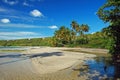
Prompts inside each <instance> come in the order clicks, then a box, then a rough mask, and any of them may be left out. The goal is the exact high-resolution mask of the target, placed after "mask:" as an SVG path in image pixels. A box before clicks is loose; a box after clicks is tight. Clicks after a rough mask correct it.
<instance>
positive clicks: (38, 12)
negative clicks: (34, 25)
mask: <svg viewBox="0 0 120 80" xmlns="http://www.w3.org/2000/svg"><path fill="white" fill-rule="evenodd" d="M30 14H31V15H32V16H34V17H41V16H43V14H42V13H41V12H40V11H39V10H37V9H34V10H32V11H31V12H30Z"/></svg>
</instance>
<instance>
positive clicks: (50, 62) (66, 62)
mask: <svg viewBox="0 0 120 80" xmlns="http://www.w3.org/2000/svg"><path fill="white" fill-rule="evenodd" d="M63 49H66V50H67V49H68V48H53V47H46V48H33V49H29V50H27V51H25V52H23V54H26V55H27V54H29V55H30V57H31V62H32V64H33V66H34V67H35V69H36V71H37V72H38V73H39V74H47V73H53V72H57V71H60V70H64V69H67V68H70V67H72V66H74V65H78V64H83V63H84V60H86V59H90V58H93V57H96V56H95V55H93V54H86V53H80V52H68V51H64V50H63Z"/></svg>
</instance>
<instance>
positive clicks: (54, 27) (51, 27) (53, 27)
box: [49, 25, 58, 29]
mask: <svg viewBox="0 0 120 80" xmlns="http://www.w3.org/2000/svg"><path fill="white" fill-rule="evenodd" d="M49 28H50V29H57V28H58V27H57V26H55V25H53V26H49Z"/></svg>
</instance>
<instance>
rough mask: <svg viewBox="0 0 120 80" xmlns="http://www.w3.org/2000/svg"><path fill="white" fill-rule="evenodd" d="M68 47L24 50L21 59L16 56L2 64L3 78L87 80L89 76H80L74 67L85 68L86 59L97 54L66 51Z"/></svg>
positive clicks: (3, 79)
mask: <svg viewBox="0 0 120 80" xmlns="http://www.w3.org/2000/svg"><path fill="white" fill-rule="evenodd" d="M67 49H70V48H55V47H41V48H31V49H29V50H27V51H24V52H22V53H21V55H19V59H18V58H14V59H16V60H15V62H11V63H8V62H7V63H5V64H1V65H0V77H1V80H77V79H78V80H81V79H82V80H86V79H87V76H80V77H79V76H78V75H79V73H80V71H79V70H74V69H80V68H83V65H84V60H88V59H92V58H93V57H96V55H93V54H86V53H81V52H69V51H64V50H67ZM72 49H73V48H72ZM9 59H11V57H10V58H8V57H7V58H5V60H8V61H9ZM12 59H13V58H12ZM1 61H4V58H1ZM3 63H4V62H3Z"/></svg>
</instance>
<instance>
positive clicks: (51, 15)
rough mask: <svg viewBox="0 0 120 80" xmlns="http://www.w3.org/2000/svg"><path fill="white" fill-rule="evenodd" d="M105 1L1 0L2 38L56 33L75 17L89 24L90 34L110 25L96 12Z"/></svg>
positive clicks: (0, 35) (0, 30)
mask: <svg viewBox="0 0 120 80" xmlns="http://www.w3.org/2000/svg"><path fill="white" fill-rule="evenodd" d="M105 1H106V0H0V39H1V40H8V39H21V38H39V37H48V36H53V35H54V31H55V30H57V29H59V27H60V26H66V27H69V28H70V23H71V21H72V20H75V21H77V22H78V23H79V24H88V25H89V26H90V31H89V33H94V32H96V31H100V30H101V29H102V28H103V27H106V26H107V25H106V24H105V23H104V22H103V21H101V20H100V19H99V18H98V16H97V15H96V12H97V11H98V9H99V7H100V6H102V5H103V4H104V3H105Z"/></svg>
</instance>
